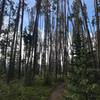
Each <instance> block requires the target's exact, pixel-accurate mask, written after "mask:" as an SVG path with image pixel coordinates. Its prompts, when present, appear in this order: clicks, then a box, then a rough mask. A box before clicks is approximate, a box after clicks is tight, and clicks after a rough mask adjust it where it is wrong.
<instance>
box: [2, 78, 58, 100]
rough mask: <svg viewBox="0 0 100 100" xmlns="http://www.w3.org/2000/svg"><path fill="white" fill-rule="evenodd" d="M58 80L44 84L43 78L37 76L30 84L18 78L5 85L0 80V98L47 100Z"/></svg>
mask: <svg viewBox="0 0 100 100" xmlns="http://www.w3.org/2000/svg"><path fill="white" fill-rule="evenodd" d="M58 83H59V80H56V81H55V82H52V84H51V85H45V84H44V79H42V78H39V77H37V78H36V79H35V81H34V84H33V85H32V86H25V85H24V84H23V83H22V82H19V81H18V80H14V81H12V82H11V83H10V84H9V85H7V84H6V83H5V82H4V81H1V80H0V100H48V98H49V96H50V95H51V93H52V91H53V90H54V89H55V87H56V86H57V84H58Z"/></svg>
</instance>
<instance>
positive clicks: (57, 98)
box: [49, 83, 64, 100]
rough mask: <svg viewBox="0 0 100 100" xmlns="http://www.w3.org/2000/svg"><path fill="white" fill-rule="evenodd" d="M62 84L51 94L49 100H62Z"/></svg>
mask: <svg viewBox="0 0 100 100" xmlns="http://www.w3.org/2000/svg"><path fill="white" fill-rule="evenodd" d="M63 94H64V83H61V84H60V85H59V86H58V87H57V88H56V89H55V90H54V92H53V93H52V94H51V96H50V98H49V100H63Z"/></svg>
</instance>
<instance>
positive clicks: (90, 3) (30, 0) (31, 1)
mask: <svg viewBox="0 0 100 100" xmlns="http://www.w3.org/2000/svg"><path fill="white" fill-rule="evenodd" d="M14 1H15V2H17V3H18V1H19V0H14ZM25 1H26V2H27V4H28V7H29V8H30V7H33V6H34V5H35V0H25ZM73 1H74V0H69V3H70V5H71V4H72V2H73ZM82 1H84V2H85V3H86V4H87V10H88V17H89V19H90V20H91V19H92V16H94V3H93V2H94V0H82ZM24 25H25V26H27V25H28V16H27V13H26V12H25V14H24Z"/></svg>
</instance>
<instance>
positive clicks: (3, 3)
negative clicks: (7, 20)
mask: <svg viewBox="0 0 100 100" xmlns="http://www.w3.org/2000/svg"><path fill="white" fill-rule="evenodd" d="M5 4H6V0H2V7H1V11H0V34H1V28H2V25H3V17H4V8H5Z"/></svg>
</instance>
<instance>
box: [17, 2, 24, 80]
mask: <svg viewBox="0 0 100 100" xmlns="http://www.w3.org/2000/svg"><path fill="white" fill-rule="evenodd" d="M23 18H24V0H22V16H21V25H20V50H19V66H18V78H19V79H20V77H21V58H22V57H21V56H22V34H23Z"/></svg>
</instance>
